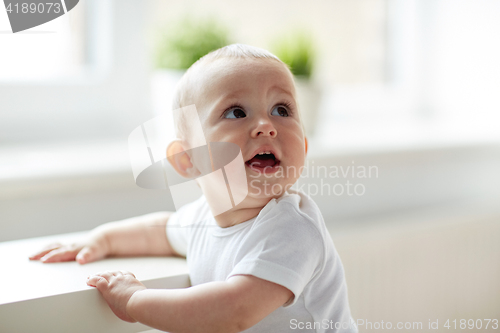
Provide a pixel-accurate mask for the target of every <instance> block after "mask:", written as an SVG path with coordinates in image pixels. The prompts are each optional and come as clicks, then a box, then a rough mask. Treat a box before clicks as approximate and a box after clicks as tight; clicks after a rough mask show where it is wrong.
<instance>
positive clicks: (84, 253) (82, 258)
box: [76, 246, 104, 265]
mask: <svg viewBox="0 0 500 333" xmlns="http://www.w3.org/2000/svg"><path fill="white" fill-rule="evenodd" d="M103 258H104V253H103V252H102V251H100V250H99V249H98V248H97V247H95V246H86V247H84V248H83V249H82V250H81V251H80V252H79V253H78V254H77V255H76V261H77V262H78V263H79V264H82V265H83V264H87V263H89V262H93V261H96V260H100V259H103Z"/></svg>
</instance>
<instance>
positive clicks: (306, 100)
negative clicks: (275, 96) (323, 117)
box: [295, 76, 322, 137]
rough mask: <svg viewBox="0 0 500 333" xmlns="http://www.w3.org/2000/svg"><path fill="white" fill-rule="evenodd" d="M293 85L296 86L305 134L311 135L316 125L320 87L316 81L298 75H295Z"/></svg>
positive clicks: (320, 95) (320, 94)
mask: <svg viewBox="0 0 500 333" xmlns="http://www.w3.org/2000/svg"><path fill="white" fill-rule="evenodd" d="M295 86H296V88H297V103H298V105H299V112H300V117H301V118H302V123H303V124H304V129H305V132H306V136H308V137H312V136H314V134H315V130H316V127H317V126H316V125H317V121H318V113H319V106H320V103H321V97H322V91H321V87H320V86H319V85H318V84H317V83H316V82H314V81H312V80H310V79H307V78H305V77H300V76H295Z"/></svg>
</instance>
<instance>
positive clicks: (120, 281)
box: [87, 272, 293, 332]
mask: <svg viewBox="0 0 500 333" xmlns="http://www.w3.org/2000/svg"><path fill="white" fill-rule="evenodd" d="M87 284H89V285H91V286H96V287H97V289H98V290H99V291H100V292H101V294H102V295H103V297H104V298H105V299H106V301H107V303H108V304H109V306H110V307H111V309H112V310H113V312H114V313H115V314H116V315H117V316H118V317H119V318H121V319H123V320H126V321H130V322H134V321H139V322H141V323H143V324H146V325H148V326H151V327H154V328H157V329H160V330H163V331H168V332H240V331H243V330H245V329H247V328H249V327H251V326H253V325H255V324H257V323H258V322H259V321H261V320H262V319H263V318H265V317H266V316H267V315H269V314H270V313H271V312H273V311H274V310H276V309H277V308H278V307H280V306H282V305H283V304H284V303H286V302H287V301H288V300H289V299H290V298H291V297H292V296H293V294H292V292H291V291H290V290H288V289H287V288H285V287H283V286H281V285H278V284H275V283H272V282H269V281H266V280H262V279H259V278H257V277H254V276H251V275H236V276H233V277H231V278H230V279H228V280H227V281H218V282H209V283H205V284H201V285H198V286H194V287H191V288H187V289H173V290H168V289H161V290H158V289H146V288H145V287H144V285H142V284H141V283H140V282H139V281H138V280H136V279H135V277H134V276H133V275H132V274H131V273H128V272H105V273H102V274H97V275H95V276H92V277H90V278H89V279H88V281H87Z"/></svg>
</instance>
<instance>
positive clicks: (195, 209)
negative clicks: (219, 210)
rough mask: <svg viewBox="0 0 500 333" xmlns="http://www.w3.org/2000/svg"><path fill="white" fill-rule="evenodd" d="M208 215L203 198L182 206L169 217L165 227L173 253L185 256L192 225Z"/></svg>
mask: <svg viewBox="0 0 500 333" xmlns="http://www.w3.org/2000/svg"><path fill="white" fill-rule="evenodd" d="M209 213H210V210H209V208H208V204H207V202H206V199H205V197H204V196H201V197H200V198H199V199H198V200H196V201H193V202H191V203H189V204H187V205H184V206H182V207H181V209H179V210H178V211H177V212H175V213H173V214H172V215H170V218H169V219H168V222H167V226H166V233H167V239H168V241H169V243H170V245H171V246H172V248H173V249H174V251H175V252H176V253H178V254H180V255H182V256H187V252H188V247H189V241H190V237H191V234H192V231H193V225H195V224H198V223H199V222H200V221H202V220H204V219H206V215H207V214H209Z"/></svg>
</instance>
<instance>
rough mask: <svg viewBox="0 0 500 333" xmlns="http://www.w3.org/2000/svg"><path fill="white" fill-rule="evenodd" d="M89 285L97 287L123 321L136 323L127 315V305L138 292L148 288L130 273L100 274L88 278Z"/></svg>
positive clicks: (107, 272)
mask: <svg viewBox="0 0 500 333" xmlns="http://www.w3.org/2000/svg"><path fill="white" fill-rule="evenodd" d="M87 285H89V286H91V287H97V290H99V292H100V293H101V294H102V296H103V297H104V299H105V300H106V302H107V303H108V305H109V307H110V308H111V310H113V312H114V314H115V315H117V316H118V318H120V319H121V320H125V321H128V322H130V323H135V322H136V320H134V318H132V317H130V316H129V315H128V314H127V310H126V309H127V303H128V301H129V299H130V297H132V295H133V294H134V293H135V292H136V291H140V290H144V289H146V287H145V286H144V285H143V284H142V283H141V282H140V281H139V280H137V279H136V278H135V276H134V274H132V273H130V272H122V271H115V272H109V271H106V272H104V273H98V274H95V275H91V276H89V277H88V278H87Z"/></svg>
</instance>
